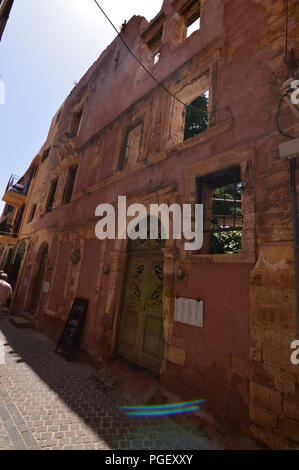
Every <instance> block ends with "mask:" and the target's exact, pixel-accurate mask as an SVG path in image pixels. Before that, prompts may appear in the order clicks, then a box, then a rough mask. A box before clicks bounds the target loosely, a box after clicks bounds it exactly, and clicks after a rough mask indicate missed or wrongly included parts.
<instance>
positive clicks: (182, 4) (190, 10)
mask: <svg viewBox="0 0 299 470" xmlns="http://www.w3.org/2000/svg"><path fill="white" fill-rule="evenodd" d="M200 3H201V2H200V0H175V2H174V8H175V10H176V11H177V12H178V21H177V25H176V34H175V40H174V42H175V43H176V44H179V43H180V42H182V41H183V40H184V39H186V38H188V37H189V36H191V35H192V34H193V33H194V32H195V31H198V30H199V29H200V25H201V18H200Z"/></svg>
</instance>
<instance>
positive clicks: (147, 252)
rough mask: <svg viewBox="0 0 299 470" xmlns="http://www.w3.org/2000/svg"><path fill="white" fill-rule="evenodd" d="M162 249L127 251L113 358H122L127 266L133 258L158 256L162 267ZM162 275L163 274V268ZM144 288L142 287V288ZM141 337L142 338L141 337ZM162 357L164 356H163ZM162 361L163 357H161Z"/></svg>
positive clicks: (139, 365)
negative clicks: (122, 328)
mask: <svg viewBox="0 0 299 470" xmlns="http://www.w3.org/2000/svg"><path fill="white" fill-rule="evenodd" d="M162 250H163V248H162V247H161V248H160V249H153V250H145V251H142V250H140V251H137V250H136V251H134V250H132V251H131V250H130V249H128V250H127V257H126V266H125V271H124V280H123V285H122V294H121V303H120V309H119V315H118V321H117V325H116V330H115V334H116V337H115V357H122V356H121V355H120V354H119V351H118V349H119V341H120V334H121V325H122V321H123V317H124V315H125V308H124V297H125V292H126V287H127V273H128V266H129V262H130V260H132V259H133V258H134V256H138V255H139V256H140V255H141V256H142V255H143V256H144V258H145V259H146V258H151V257H153V256H155V255H156V256H157V255H158V256H159V259H160V261H161V263H162V266H163V265H164V257H163V251H162ZM163 273H164V268H163ZM163 286H164V281H163ZM143 287H144V286H143ZM163 313H164V312H163V295H162V307H161V317H162V318H161V319H162V322H163V320H164V315H163ZM142 337H143V336H142ZM141 339H142V338H139V341H141ZM163 344H165V338H164V335H163ZM138 346H139V345H138ZM163 355H164V354H163ZM124 359H125V360H128V362H131V363H133V364H135V365H136V366H138V367H144V368H145V369H148V370H150V371H151V372H152V373H154V374H155V373H157V372H156V371H154V370H153V369H151V368H149V367H146V366H145V365H144V366H143V365H141V364H139V363H138V362H134V361H130V360H129V359H126V358H124ZM162 360H163V357H162ZM162 360H161V364H162Z"/></svg>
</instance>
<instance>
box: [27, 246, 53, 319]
mask: <svg viewBox="0 0 299 470" xmlns="http://www.w3.org/2000/svg"><path fill="white" fill-rule="evenodd" d="M48 253H49V248H48V244H47V243H44V244H43V245H42V246H41V247H40V249H39V252H38V255H37V271H36V275H35V276H34V278H33V280H32V286H33V290H32V297H31V304H30V308H29V310H30V312H31V313H36V310H37V308H38V305H39V301H40V296H41V293H42V287H43V280H44V275H45V268H46V263H47V258H48Z"/></svg>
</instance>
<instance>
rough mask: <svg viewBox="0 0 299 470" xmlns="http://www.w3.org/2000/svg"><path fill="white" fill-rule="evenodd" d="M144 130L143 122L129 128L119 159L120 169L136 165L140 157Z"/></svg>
mask: <svg viewBox="0 0 299 470" xmlns="http://www.w3.org/2000/svg"><path fill="white" fill-rule="evenodd" d="M142 131H143V123H139V124H137V125H136V126H134V127H130V128H129V129H128V130H127V132H126V134H125V138H124V142H123V147H122V151H121V156H120V160H119V170H123V169H124V168H125V167H126V166H134V165H136V163H137V162H138V160H139V159H140V147H141V139H142Z"/></svg>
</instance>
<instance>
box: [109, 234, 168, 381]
mask: <svg viewBox="0 0 299 470" xmlns="http://www.w3.org/2000/svg"><path fill="white" fill-rule="evenodd" d="M162 246H163V242H162V240H161V238H160V237H159V239H157V240H150V239H149V237H148V239H147V240H140V239H138V240H136V241H131V240H130V241H129V243H128V263H127V269H126V274H125V281H124V282H125V285H124V292H123V299H122V310H121V317H120V324H119V334H118V341H117V353H118V355H119V356H121V357H123V358H125V359H127V360H128V361H130V362H132V363H134V364H137V365H139V366H142V367H144V368H146V369H149V370H151V371H152V372H155V373H159V371H160V368H161V363H162V359H163V351H164V335H163V303H162V292H163V254H162Z"/></svg>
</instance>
